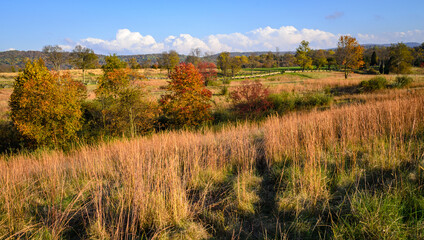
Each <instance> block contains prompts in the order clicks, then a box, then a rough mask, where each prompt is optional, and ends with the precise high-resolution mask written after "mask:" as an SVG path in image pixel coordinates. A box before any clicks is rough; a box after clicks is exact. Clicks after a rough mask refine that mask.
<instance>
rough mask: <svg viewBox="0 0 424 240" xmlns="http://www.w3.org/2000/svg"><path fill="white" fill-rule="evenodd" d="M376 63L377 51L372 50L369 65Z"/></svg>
mask: <svg viewBox="0 0 424 240" xmlns="http://www.w3.org/2000/svg"><path fill="white" fill-rule="evenodd" d="M377 64H378V59H377V53H376V52H375V51H374V52H372V55H371V63H370V65H371V66H375V65H377Z"/></svg>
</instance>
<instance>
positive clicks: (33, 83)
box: [9, 59, 85, 147]
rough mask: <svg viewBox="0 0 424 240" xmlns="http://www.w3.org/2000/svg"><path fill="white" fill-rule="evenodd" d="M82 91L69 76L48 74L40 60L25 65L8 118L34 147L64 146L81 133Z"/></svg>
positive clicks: (14, 92)
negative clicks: (79, 131) (9, 117)
mask: <svg viewBox="0 0 424 240" xmlns="http://www.w3.org/2000/svg"><path fill="white" fill-rule="evenodd" d="M84 96H85V87H84V85H82V84H81V83H79V82H75V81H73V80H72V79H71V77H70V75H62V76H60V81H59V74H58V73H52V72H50V71H49V70H48V69H47V68H46V66H45V65H44V62H43V60H42V59H39V60H38V61H37V60H36V61H34V62H31V61H28V62H27V63H26V65H25V69H24V70H23V72H22V73H21V74H19V76H18V77H17V78H16V81H15V85H14V90H13V93H12V95H11V97H10V102H9V105H10V108H11V118H12V121H13V124H14V125H15V126H16V128H17V129H18V131H19V132H20V133H21V134H22V136H23V137H24V138H25V139H26V140H27V143H29V144H30V145H33V146H34V145H35V146H50V147H57V146H64V145H65V144H66V143H67V142H68V141H69V140H74V139H76V137H77V135H76V134H77V131H78V130H79V129H81V117H82V111H81V101H82V98H84Z"/></svg>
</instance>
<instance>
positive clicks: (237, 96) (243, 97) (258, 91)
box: [230, 81, 272, 117]
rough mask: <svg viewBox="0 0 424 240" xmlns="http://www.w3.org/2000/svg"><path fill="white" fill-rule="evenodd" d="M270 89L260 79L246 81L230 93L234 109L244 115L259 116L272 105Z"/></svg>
mask: <svg viewBox="0 0 424 240" xmlns="http://www.w3.org/2000/svg"><path fill="white" fill-rule="evenodd" d="M268 96H269V91H268V88H265V87H264V86H263V85H262V83H260V82H259V81H254V82H252V81H244V82H243V84H242V85H241V86H240V87H237V88H236V89H235V90H234V91H232V92H231V93H230V98H231V101H232V103H233V107H234V109H235V110H236V111H237V112H238V113H239V114H240V115H242V116H253V117H258V116H260V115H262V114H263V113H265V112H266V111H267V110H269V109H270V108H271V107H272V103H271V102H270V101H268Z"/></svg>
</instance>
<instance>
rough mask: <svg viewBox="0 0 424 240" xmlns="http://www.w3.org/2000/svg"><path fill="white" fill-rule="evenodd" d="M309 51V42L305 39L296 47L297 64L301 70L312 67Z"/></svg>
mask: <svg viewBox="0 0 424 240" xmlns="http://www.w3.org/2000/svg"><path fill="white" fill-rule="evenodd" d="M310 52H311V48H310V47H309V42H308V41H305V40H303V41H302V42H301V43H300V45H299V47H298V48H296V60H297V64H299V66H300V67H301V68H302V70H303V71H304V70H305V69H308V68H310V67H312V58H311V57H310V56H309V53H310Z"/></svg>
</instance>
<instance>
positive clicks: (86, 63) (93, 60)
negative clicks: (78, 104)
mask: <svg viewBox="0 0 424 240" xmlns="http://www.w3.org/2000/svg"><path fill="white" fill-rule="evenodd" d="M71 57H72V63H73V64H74V65H75V66H76V67H77V68H79V69H81V70H82V82H83V83H85V70H86V69H91V68H95V67H96V64H97V63H98V61H97V55H96V54H95V53H94V51H93V50H92V49H89V48H85V47H82V46H80V45H77V46H76V47H75V48H74V50H73V51H72V54H71Z"/></svg>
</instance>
